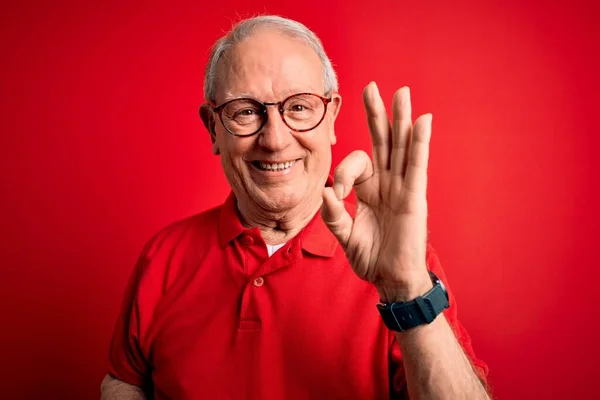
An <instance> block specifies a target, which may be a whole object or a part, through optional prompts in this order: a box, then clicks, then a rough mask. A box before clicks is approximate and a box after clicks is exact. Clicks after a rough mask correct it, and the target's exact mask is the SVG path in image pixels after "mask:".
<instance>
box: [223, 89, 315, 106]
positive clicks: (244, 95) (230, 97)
mask: <svg viewBox="0 0 600 400" xmlns="http://www.w3.org/2000/svg"><path fill="white" fill-rule="evenodd" d="M298 93H317V94H319V91H318V90H314V89H312V88H308V89H304V90H299V89H296V88H294V89H288V90H284V91H283V92H282V93H281V94H282V96H283V97H282V98H281V99H279V100H278V101H281V100H283V99H285V98H287V97H289V96H292V95H294V94H298ZM234 99H253V100H257V101H260V102H264V100H262V99H258V98H257V97H256V96H255V95H254V94H253V93H250V92H243V93H236V94H233V93H231V92H228V93H225V97H224V98H223V103H225V102H226V101H230V100H234Z"/></svg>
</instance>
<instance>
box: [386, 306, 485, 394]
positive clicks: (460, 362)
mask: <svg viewBox="0 0 600 400" xmlns="http://www.w3.org/2000/svg"><path fill="white" fill-rule="evenodd" d="M396 337H397V341H398V345H399V346H400V351H401V352H402V359H403V363H404V371H405V374H406V382H407V385H408V393H409V395H410V398H411V399H412V400H415V399H469V400H472V399H489V398H490V397H489V396H488V394H487V392H486V390H485V388H484V386H483V385H482V383H481V382H480V380H479V378H478V377H477V375H476V374H475V371H474V370H473V367H472V365H471V362H470V361H469V359H468V357H467V356H466V354H465V353H464V351H463V349H462V347H461V346H460V344H459V342H458V340H457V339H456V337H455V335H454V332H453V331H452V328H451V327H450V325H449V324H448V321H447V320H446V318H445V317H444V315H443V314H440V315H439V316H438V317H437V318H436V319H435V320H434V321H433V322H432V323H431V324H429V325H422V326H419V327H417V328H414V329H411V330H408V331H405V332H402V333H398V334H397V335H396Z"/></svg>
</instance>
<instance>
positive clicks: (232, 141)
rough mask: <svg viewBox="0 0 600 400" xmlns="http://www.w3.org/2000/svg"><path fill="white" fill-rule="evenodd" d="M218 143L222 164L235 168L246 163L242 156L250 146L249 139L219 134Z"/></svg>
mask: <svg viewBox="0 0 600 400" xmlns="http://www.w3.org/2000/svg"><path fill="white" fill-rule="evenodd" d="M218 143H219V150H220V151H221V157H222V158H223V162H224V164H229V165H230V166H231V167H233V168H234V169H236V170H238V169H239V168H240V167H242V166H244V165H245V164H246V162H245V161H244V156H245V154H246V153H247V152H248V151H249V150H250V148H251V147H252V141H251V140H249V139H248V138H247V139H243V138H236V137H232V136H229V137H224V136H221V137H220V138H219V140H218Z"/></svg>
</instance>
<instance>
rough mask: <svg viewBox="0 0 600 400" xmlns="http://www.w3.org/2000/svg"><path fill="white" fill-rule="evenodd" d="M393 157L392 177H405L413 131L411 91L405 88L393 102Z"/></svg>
mask: <svg viewBox="0 0 600 400" xmlns="http://www.w3.org/2000/svg"><path fill="white" fill-rule="evenodd" d="M392 114H393V117H392V118H393V119H392V155H391V160H390V171H391V172H392V175H398V176H400V177H403V176H404V172H405V170H406V164H407V159H408V157H407V151H408V147H409V143H410V135H411V131H412V117H411V114H412V110H411V104H410V89H409V88H408V87H406V86H405V87H403V88H401V89H398V90H397V91H396V93H394V100H393V101H392Z"/></svg>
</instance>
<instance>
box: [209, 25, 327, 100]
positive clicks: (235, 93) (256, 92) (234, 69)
mask: <svg viewBox="0 0 600 400" xmlns="http://www.w3.org/2000/svg"><path fill="white" fill-rule="evenodd" d="M323 83H324V82H323V65H322V63H321V60H320V59H319V57H318V56H317V54H316V53H315V51H314V50H313V49H312V48H311V47H310V46H308V45H307V44H305V43H303V42H301V41H299V40H298V39H294V38H290V37H288V36H286V35H284V34H282V33H281V32H277V31H275V30H272V29H262V30H260V31H258V32H256V33H254V34H253V35H252V36H250V37H249V38H247V39H245V40H243V41H242V42H240V43H237V44H236V45H234V46H233V47H231V48H230V49H229V50H227V51H226V53H225V54H224V56H223V58H222V59H221V61H220V62H219V65H218V68H217V85H216V89H217V92H216V100H217V104H220V103H221V102H223V101H227V100H229V99H231V98H236V97H252V98H256V99H257V100H261V101H279V100H282V99H283V98H284V97H286V96H288V95H290V94H294V93H299V92H311V93H317V94H320V95H323V94H324V93H323V92H324V85H323Z"/></svg>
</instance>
